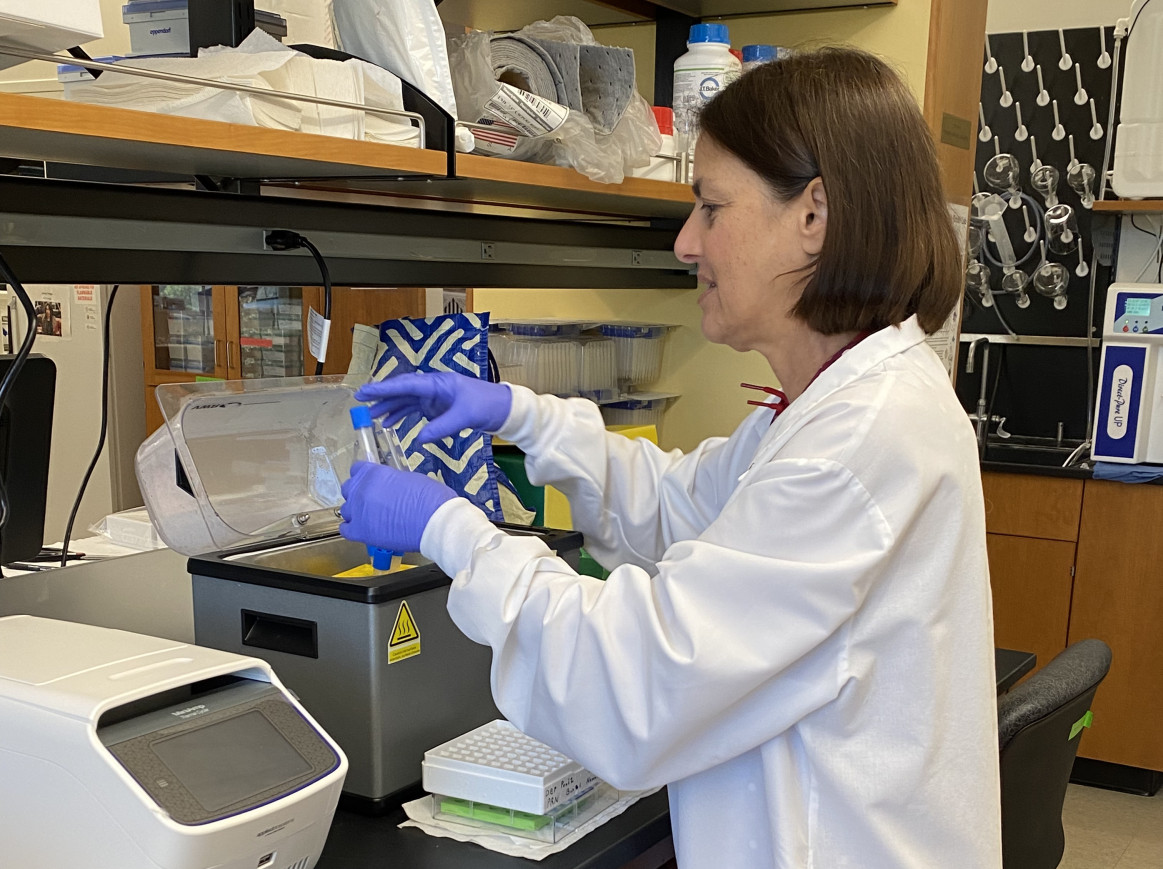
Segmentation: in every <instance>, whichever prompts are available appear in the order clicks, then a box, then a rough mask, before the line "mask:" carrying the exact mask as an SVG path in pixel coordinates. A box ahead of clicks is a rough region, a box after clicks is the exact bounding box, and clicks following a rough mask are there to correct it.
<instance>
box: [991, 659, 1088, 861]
mask: <svg viewBox="0 0 1163 869" xmlns="http://www.w3.org/2000/svg"><path fill="white" fill-rule="evenodd" d="M1110 663H1111V650H1110V647H1109V646H1107V644H1106V643H1104V642H1103V641H1102V640H1082V641H1080V642H1077V643H1075V644H1074V645H1072V646H1070V647H1069V648H1067V649H1066V650H1065V651H1063V652H1061V653H1059V654H1058V655H1056V656H1055V657H1054V659H1053V660H1052V661H1051V662H1050V663H1049V664H1047V665H1046V666H1045V667H1043V668H1042V669H1041V670H1039V671H1038V672H1036V673H1035V674H1034V675H1033V676H1031V677H1030V678H1029V679H1027V680H1026V681H1025V682H1024V683H1022V684H1021V685H1019V686H1018V687H1016V688H1015V689H1014V690H1013V691H1011V692H1009V693H1008V694H1005V695H1003V696H1002V697H999V698H998V703H997V705H998V740H999V748H1000V752H1001V815H1002V820H1001V831H1002V863H1003V866H1004V867H1005V869H1054V867H1056V866H1058V864H1059V863H1060V862H1061V860H1062V852H1063V850H1064V848H1065V846H1066V840H1065V836H1064V834H1063V832H1062V804H1063V802H1064V801H1065V799H1066V785H1067V784H1068V783H1069V781H1070V770H1071V768H1072V767H1073V765H1074V758H1075V755H1076V754H1077V753H1078V742H1079V740H1080V739H1081V738H1082V731H1083V730H1085V729H1086V727H1087V726H1089V724H1090V704H1091V701H1092V700H1093V699H1094V695H1095V692H1096V691H1097V689H1098V685H1099V683H1100V682H1101V681H1102V680H1103V678H1104V677H1105V676H1106V674H1107V672H1108V671H1109V670H1110Z"/></svg>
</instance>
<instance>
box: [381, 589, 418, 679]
mask: <svg viewBox="0 0 1163 869" xmlns="http://www.w3.org/2000/svg"><path fill="white" fill-rule="evenodd" d="M419 654H420V629H419V628H418V627H416V620H415V619H414V618H412V610H411V609H409V608H408V602H407V601H406V600H402V601H400V611H399V612H398V613H396V624H395V626H394V627H393V628H392V638H391V639H390V640H388V663H389V664H395V663H396V662H397V661H403V660H405V659H406V658H411V657H412V656H413V655H419Z"/></svg>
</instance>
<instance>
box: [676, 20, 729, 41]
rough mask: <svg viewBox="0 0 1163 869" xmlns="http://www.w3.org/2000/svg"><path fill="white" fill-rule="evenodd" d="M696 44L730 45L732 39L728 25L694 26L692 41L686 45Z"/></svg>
mask: <svg viewBox="0 0 1163 869" xmlns="http://www.w3.org/2000/svg"><path fill="white" fill-rule="evenodd" d="M694 42H721V43H723V44H724V45H730V44H731V37H730V36H729V35H728V32H727V25H726V24H692V25H691V35H690V39H688V40H687V41H686V44H687V45H690V44H691V43H694Z"/></svg>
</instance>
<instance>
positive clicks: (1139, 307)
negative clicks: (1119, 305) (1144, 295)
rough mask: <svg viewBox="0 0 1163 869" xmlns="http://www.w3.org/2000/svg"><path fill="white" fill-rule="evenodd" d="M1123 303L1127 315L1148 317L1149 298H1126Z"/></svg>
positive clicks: (1149, 311) (1149, 308)
mask: <svg viewBox="0 0 1163 869" xmlns="http://www.w3.org/2000/svg"><path fill="white" fill-rule="evenodd" d="M1125 304H1126V307H1125V310H1126V314H1127V316H1128V317H1149V316H1150V315H1151V300H1150V299H1127V300H1126V303H1125Z"/></svg>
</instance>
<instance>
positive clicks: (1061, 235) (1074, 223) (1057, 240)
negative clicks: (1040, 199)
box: [1046, 203, 1078, 254]
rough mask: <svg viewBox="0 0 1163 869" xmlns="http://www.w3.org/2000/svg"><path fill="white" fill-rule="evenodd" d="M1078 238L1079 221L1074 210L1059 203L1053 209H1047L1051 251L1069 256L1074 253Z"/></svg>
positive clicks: (1047, 229)
mask: <svg viewBox="0 0 1163 869" xmlns="http://www.w3.org/2000/svg"><path fill="white" fill-rule="evenodd" d="M1077 238H1078V219H1077V218H1076V217H1075V215H1074V209H1073V208H1071V207H1070V206H1069V205H1066V204H1065V203H1059V204H1058V205H1055V206H1054V207H1053V208H1048V209H1046V240H1047V241H1048V242H1049V244H1050V250H1052V251H1054V253H1058V254H1067V253H1072V252H1073V251H1074V247H1075V243H1076V239H1077Z"/></svg>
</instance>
